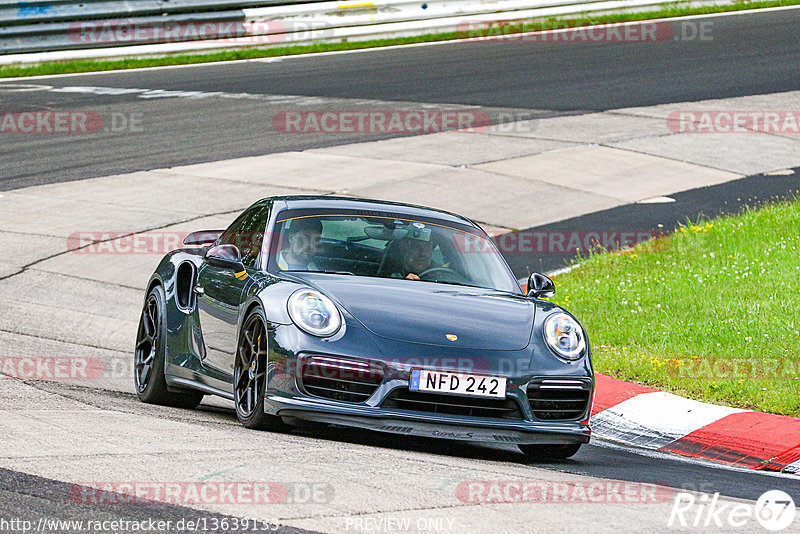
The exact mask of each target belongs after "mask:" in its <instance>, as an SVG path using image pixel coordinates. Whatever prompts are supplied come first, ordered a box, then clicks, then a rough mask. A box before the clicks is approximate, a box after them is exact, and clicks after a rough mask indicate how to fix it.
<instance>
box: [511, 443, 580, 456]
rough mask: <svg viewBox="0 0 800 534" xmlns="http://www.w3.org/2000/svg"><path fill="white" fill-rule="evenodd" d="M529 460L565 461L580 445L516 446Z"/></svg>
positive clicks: (573, 454)
mask: <svg viewBox="0 0 800 534" xmlns="http://www.w3.org/2000/svg"><path fill="white" fill-rule="evenodd" d="M517 446H518V447H519V450H521V451H522V453H523V454H524V455H525V456H526V457H527V458H528V459H529V460H566V459H567V458H570V457H572V456H575V454H576V453H577V452H578V450H579V449H580V448H581V444H580V443H573V444H571V445H517Z"/></svg>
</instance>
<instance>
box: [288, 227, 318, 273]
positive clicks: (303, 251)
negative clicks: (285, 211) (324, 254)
mask: <svg viewBox="0 0 800 534" xmlns="http://www.w3.org/2000/svg"><path fill="white" fill-rule="evenodd" d="M321 236H322V222H321V221H320V220H319V219H316V218H308V219H295V220H293V221H291V222H290V225H289V228H288V229H287V230H285V232H284V237H285V239H286V242H287V246H286V247H285V248H284V249H283V250H281V251H280V252H279V253H278V268H279V269H281V270H283V271H317V270H319V269H318V268H317V266H316V264H315V263H314V257H315V256H316V254H317V249H318V248H319V241H320V237H321Z"/></svg>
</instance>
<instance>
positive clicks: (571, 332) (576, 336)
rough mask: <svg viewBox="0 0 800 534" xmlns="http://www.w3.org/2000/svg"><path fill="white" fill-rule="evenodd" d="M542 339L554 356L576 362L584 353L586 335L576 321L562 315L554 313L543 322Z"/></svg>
mask: <svg viewBox="0 0 800 534" xmlns="http://www.w3.org/2000/svg"><path fill="white" fill-rule="evenodd" d="M544 339H545V341H547V345H548V346H549V347H550V349H551V350H552V351H553V352H555V353H556V355H558V356H560V357H562V358H564V359H565V360H577V359H578V358H580V357H581V356H583V355H584V353H585V352H586V335H585V334H584V333H583V328H582V327H581V325H580V324H578V321H576V320H575V319H573V318H572V317H570V316H569V315H566V314H564V313H556V314H553V315H551V316H550V317H548V318H547V319H545V321H544Z"/></svg>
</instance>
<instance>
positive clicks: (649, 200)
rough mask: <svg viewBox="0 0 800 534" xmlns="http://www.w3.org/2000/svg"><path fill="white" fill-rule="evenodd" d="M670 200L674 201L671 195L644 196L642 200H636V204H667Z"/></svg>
mask: <svg viewBox="0 0 800 534" xmlns="http://www.w3.org/2000/svg"><path fill="white" fill-rule="evenodd" d="M670 202H675V199H674V198H672V197H653V198H646V199H644V200H639V201H638V202H636V203H637V204H669V203H670Z"/></svg>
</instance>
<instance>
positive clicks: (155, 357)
mask: <svg viewBox="0 0 800 534" xmlns="http://www.w3.org/2000/svg"><path fill="white" fill-rule="evenodd" d="M166 301H167V299H166V297H165V296H164V289H163V288H162V287H161V286H160V285H158V286H156V287H154V288H153V289H152V290H151V291H150V293H148V294H147V298H146V299H145V302H144V308H143V309H142V315H141V317H140V318H139V330H138V332H137V334H136V348H135V349H134V353H133V381H134V387H135V388H136V395H137V396H138V397H139V400H140V401H142V402H146V403H148V404H160V405H162V406H172V407H174V408H189V409H191V408H196V407H197V405H198V404H200V401H202V400H203V397H204V395H203V393H200V392H198V391H187V392H186V393H172V392H170V391H168V389H167V381H166V379H165V377H164V357H165V354H166V340H167V324H166V310H167V306H166Z"/></svg>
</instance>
